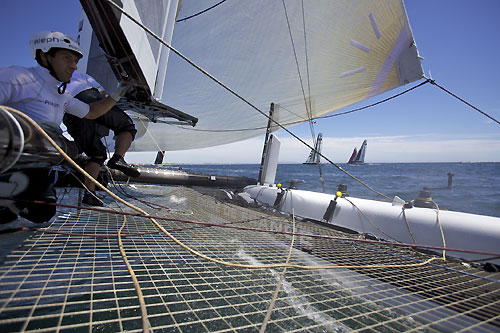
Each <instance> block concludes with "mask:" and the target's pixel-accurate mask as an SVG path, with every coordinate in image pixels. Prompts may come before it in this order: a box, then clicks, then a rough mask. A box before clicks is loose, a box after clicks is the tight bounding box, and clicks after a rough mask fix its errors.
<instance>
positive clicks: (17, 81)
mask: <svg viewBox="0 0 500 333" xmlns="http://www.w3.org/2000/svg"><path fill="white" fill-rule="evenodd" d="M60 84H61V83H60V82H59V81H58V80H57V79H56V78H54V77H53V76H52V75H50V73H49V70H48V69H46V68H43V67H41V66H37V67H31V68H25V67H18V66H11V67H4V68H0V105H6V106H10V107H12V108H15V109H18V110H19V111H22V112H24V113H25V114H26V115H28V116H29V117H30V118H31V119H33V120H34V121H36V122H50V123H54V124H56V125H58V126H59V125H60V124H61V122H62V118H63V115H64V112H68V113H70V114H73V115H75V116H77V117H79V118H83V117H85V116H86V115H87V113H88V112H89V110H90V106H89V105H88V104H86V103H83V102H81V101H79V100H77V99H76V98H74V97H73V96H71V94H70V93H69V92H67V91H66V92H65V93H64V94H59V93H58V90H57V88H58V87H59V85H60Z"/></svg>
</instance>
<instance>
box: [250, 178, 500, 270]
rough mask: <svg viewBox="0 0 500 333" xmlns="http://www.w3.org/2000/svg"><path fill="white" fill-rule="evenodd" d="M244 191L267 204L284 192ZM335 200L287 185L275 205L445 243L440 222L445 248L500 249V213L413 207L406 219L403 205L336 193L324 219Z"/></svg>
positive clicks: (362, 229) (411, 239) (393, 236)
mask: <svg viewBox="0 0 500 333" xmlns="http://www.w3.org/2000/svg"><path fill="white" fill-rule="evenodd" d="M245 191H246V192H247V193H248V194H249V195H250V196H251V197H252V199H254V200H256V201H257V202H259V203H261V204H265V205H269V206H273V205H274V203H275V201H276V196H277V193H279V192H280V190H279V189H278V188H277V187H274V186H273V187H269V186H260V185H257V186H248V187H246V188H245ZM334 199H335V196H334V195H331V194H324V193H318V192H310V191H302V190H287V192H286V193H285V194H284V195H283V198H282V200H281V203H280V204H279V207H277V208H279V210H280V211H282V212H284V213H290V214H291V213H292V209H293V212H294V214H295V216H298V217H301V218H307V219H311V220H317V221H323V222H327V223H330V224H333V225H336V226H340V227H343V228H347V229H351V230H354V231H356V232H359V233H366V234H371V235H374V236H376V237H378V238H381V239H385V240H388V241H399V242H402V243H408V244H419V245H425V246H435V247H443V237H442V235H441V231H440V227H439V224H441V226H442V228H443V231H444V238H445V241H446V248H449V249H460V250H468V251H479V252H487V253H500V218H496V217H491V216H484V215H475V214H467V213H461V212H453V211H443V210H440V211H439V212H437V210H435V209H430V208H418V207H413V208H410V209H405V215H406V220H407V221H408V224H407V223H406V221H405V217H404V214H403V208H402V206H401V205H392V204H391V203H388V202H382V201H376V200H367V199H360V198H354V197H347V199H348V200H349V201H351V202H352V203H351V202H349V201H348V200H346V199H345V198H338V199H337V206H336V208H335V212H334V214H333V217H332V218H331V219H330V220H329V221H325V220H324V218H323V217H324V215H325V212H326V210H327V208H328V206H329V205H330V202H331V201H332V200H334ZM353 204H354V205H356V206H357V207H358V208H359V209H358V208H356V207H354V205H353ZM360 211H361V212H362V213H363V214H364V215H366V216H367V217H368V218H369V220H368V219H367V218H366V217H365V216H364V215H363V214H362V213H361V212H360ZM438 215H439V223H438ZM408 226H409V227H408ZM410 230H411V233H410ZM412 235H413V236H412ZM446 254H447V255H450V256H454V257H459V258H463V259H467V260H477V259H486V258H489V257H492V256H491V255H486V254H477V253H468V252H458V251H446ZM488 262H491V263H494V264H496V265H500V259H498V258H497V259H495V260H488Z"/></svg>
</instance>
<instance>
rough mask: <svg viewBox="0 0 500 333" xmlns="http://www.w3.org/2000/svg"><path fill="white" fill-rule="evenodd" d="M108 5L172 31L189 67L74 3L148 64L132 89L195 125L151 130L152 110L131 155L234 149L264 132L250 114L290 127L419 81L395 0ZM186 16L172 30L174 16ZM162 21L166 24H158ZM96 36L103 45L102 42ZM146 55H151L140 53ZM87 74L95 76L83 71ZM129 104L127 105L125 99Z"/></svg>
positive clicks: (134, 31) (128, 28)
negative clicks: (152, 67) (270, 115)
mask: <svg viewBox="0 0 500 333" xmlns="http://www.w3.org/2000/svg"><path fill="white" fill-rule="evenodd" d="M115 3H117V5H118V6H119V7H121V8H123V9H124V10H125V11H126V12H127V13H129V14H130V15H131V16H133V17H134V19H136V20H137V21H138V22H140V23H142V24H144V26H146V27H148V28H151V29H152V30H153V31H156V32H160V33H158V36H162V38H163V39H164V40H165V41H166V42H169V40H168V37H169V32H170V31H171V29H170V27H172V29H173V35H172V41H171V44H172V46H173V47H174V48H175V49H176V50H178V51H179V52H180V53H182V54H183V55H184V56H185V57H186V58H188V59H190V61H191V63H190V62H187V61H186V60H185V59H183V58H181V57H179V56H178V55H177V54H174V53H172V52H170V54H168V52H166V51H165V49H166V47H165V46H164V45H163V46H162V45H161V44H160V42H159V41H158V40H156V39H155V38H153V37H151V36H150V35H148V34H147V33H146V32H145V31H144V29H143V27H140V26H139V25H137V24H136V23H133V22H132V21H131V20H130V19H129V18H127V17H125V15H123V14H122V13H121V12H120V11H118V10H117V9H115V8H112V5H110V4H109V3H108V1H107V0H101V1H96V2H94V1H90V0H82V4H83V7H84V8H85V11H86V12H87V16H88V17H89V19H90V20H91V21H93V20H97V21H98V20H101V21H105V20H104V19H103V18H101V19H99V18H98V16H99V15H101V14H102V12H103V11H102V10H101V11H94V12H90V11H89V7H91V5H95V7H99V6H101V4H102V6H107V7H109V8H108V10H107V11H108V12H109V11H110V12H111V13H113V15H115V16H116V19H115V21H117V22H119V24H118V25H117V26H114V28H113V29H121V32H120V33H119V34H123V35H124V36H125V37H126V40H127V41H128V42H129V44H130V45H131V50H129V52H132V54H128V55H127V57H134V58H135V59H137V63H138V64H139V66H140V68H141V69H142V68H146V67H147V66H146V65H144V64H145V63H147V61H143V60H142V59H143V58H145V59H146V58H149V61H150V62H153V63H155V64H157V66H156V73H155V75H152V76H155V80H152V79H150V78H149V76H148V75H147V74H145V75H144V76H145V80H143V81H141V87H140V88H141V89H142V90H143V91H147V88H149V90H150V91H151V94H152V96H156V98H159V99H160V101H161V102H162V103H163V104H165V105H168V106H170V107H172V108H173V110H182V112H183V113H185V114H188V115H190V116H191V117H193V118H197V119H198V122H197V123H196V126H195V127H192V126H191V125H192V124H188V125H183V124H179V123H178V122H177V123H175V124H165V123H154V122H151V120H153V121H154V120H155V119H154V112H153V113H150V114H148V117H149V118H146V117H143V118H142V120H141V122H142V123H145V124H146V126H144V129H143V130H142V133H143V135H142V136H140V135H138V138H137V139H136V141H135V142H134V145H133V149H135V150H182V149H191V148H200V147H208V146H214V145H220V144H225V143H230V142H236V141H241V140H244V139H247V138H251V137H255V136H258V135H261V134H263V133H264V132H265V128H266V125H267V121H268V120H267V118H266V117H264V116H263V115H262V114H260V113H259V112H257V111H256V110H255V108H257V109H259V110H261V111H262V112H264V113H267V111H268V110H269V105H270V104H271V103H274V104H275V115H274V119H275V120H276V121H278V122H280V123H281V124H284V125H285V126H290V125H292V124H296V123H299V122H304V121H307V120H309V119H310V118H314V117H318V116H321V115H325V114H327V113H330V112H333V111H336V110H339V109H341V108H343V107H345V106H348V105H351V104H353V103H356V102H359V101H362V100H364V99H367V98H370V97H372V96H375V95H377V94H379V93H382V92H384V91H387V90H390V89H393V88H395V87H398V86H401V85H404V84H406V83H409V82H412V81H415V80H418V79H420V78H422V76H423V72H422V68H421V65H420V60H419V57H418V53H417V49H416V47H415V43H414V40H413V36H412V33H411V30H410V26H409V23H408V19H407V16H406V12H405V9H404V6H403V3H402V1H401V0H383V1H361V0H344V1H335V2H332V1H327V0H324V1H308V2H299V1H277V0H272V1H269V0H266V1H264V0H259V1H251V2H249V1H226V2H223V3H222V4H220V5H219V6H216V7H214V8H212V9H211V10H208V11H204V10H205V9H207V8H209V7H211V6H212V5H214V4H216V1H203V2H200V1H192V0H184V1H182V7H181V8H180V11H179V12H177V11H178V8H179V6H178V3H177V1H168V0H165V1H155V2H154V3H151V2H150V1H145V0H136V1H129V0H124V1H121V2H119V1H115ZM104 12H106V11H104ZM200 12H202V14H200V15H196V16H194V15H193V14H196V13H200ZM161 13H163V14H161ZM177 14H178V15H177ZM191 16H192V18H190V19H187V20H182V21H180V22H178V23H176V24H175V28H173V22H172V20H175V17H178V18H180V19H182V18H186V17H191ZM161 17H167V18H168V22H163V21H161V20H160V23H159V20H157V18H161ZM92 26H93V27H94V26H95V24H93V25H92ZM167 27H168V28H167ZM97 38H98V39H99V42H100V44H101V45H105V43H106V40H105V38H106V36H105V35H103V34H97ZM108 39H109V40H113V38H108ZM95 45H97V44H95V43H94V47H95ZM148 48H149V49H151V50H152V51H148V52H145V49H146V50H147V49H148ZM154 50H160V51H158V52H156V53H155V51H154ZM106 52H107V58H108V60H111V61H115V62H118V63H121V61H122V60H123V56H122V57H120V56H119V55H115V54H113V48H111V47H108V48H107V51H106ZM90 54H91V57H92V54H93V51H92V49H91V52H90ZM167 55H168V56H167ZM151 59H152V60H151ZM167 60H168V66H167V65H166V61H167ZM193 63H194V64H196V65H198V66H200V67H201V68H202V69H203V70H205V71H206V72H208V73H210V74H211V75H212V76H213V78H210V77H208V76H207V75H206V74H205V73H203V72H201V71H200V70H199V69H197V68H195V67H194V66H193ZM89 64H90V63H89ZM115 67H116V66H115ZM165 68H166V75H165V80H164V85H163V86H162V87H161V88H159V86H158V82H157V81H158V79H159V78H161V77H162V75H163V74H164V73H163V72H162V71H164V69H165ZM87 71H88V72H89V73H90V74H91V75H95V74H97V73H96V72H95V71H93V70H92V68H91V66H89V67H88V69H87ZM144 72H145V73H146V72H147V70H144ZM160 72H161V73H160ZM114 73H115V75H118V74H119V71H117V70H116V69H115V71H114ZM216 80H218V81H216ZM218 82H222V83H223V84H224V85H225V87H228V88H230V89H231V90H232V92H230V91H228V90H227V89H226V88H225V87H223V86H222V85H221V84H219V83H218ZM146 86H147V87H146ZM159 89H160V90H161V89H163V90H162V94H158V92H159ZM136 95H137V94H136ZM128 97H129V99H134V96H133V94H132V95H131V96H128ZM137 109H139V108H136V111H137ZM152 115H153V116H152ZM146 128H147V134H146ZM273 129H277V127H276V126H275V127H274V128H273ZM140 132H141V130H140Z"/></svg>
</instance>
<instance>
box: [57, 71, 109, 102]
mask: <svg viewBox="0 0 500 333" xmlns="http://www.w3.org/2000/svg"><path fill="white" fill-rule="evenodd" d="M91 88H96V89H97V90H99V92H103V91H104V88H103V87H102V86H101V84H100V83H99V82H97V81H96V80H95V79H94V78H93V77H92V76H90V75H88V74H85V73H80V72H78V71H74V72H73V75H72V76H71V80H70V81H69V83H68V85H67V87H66V90H67V91H68V92H69V93H70V94H71V95H72V96H76V95H78V94H79V93H81V92H82V91H84V90H87V89H91Z"/></svg>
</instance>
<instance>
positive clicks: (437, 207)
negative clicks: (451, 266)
mask: <svg viewBox="0 0 500 333" xmlns="http://www.w3.org/2000/svg"><path fill="white" fill-rule="evenodd" d="M431 201H432V203H434V204H435V205H436V219H437V223H438V226H439V230H440V231H441V238H442V240H443V260H444V261H446V239H445V238H444V230H443V226H442V225H441V220H440V219H439V206H438V204H437V203H436V202H435V201H434V200H432V199H431Z"/></svg>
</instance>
